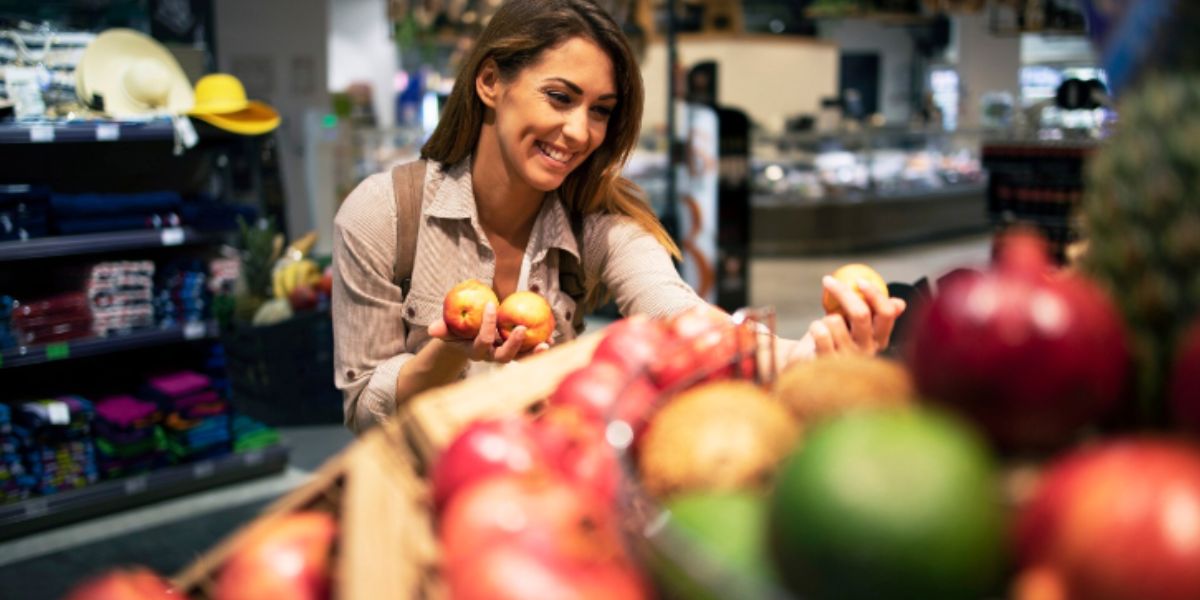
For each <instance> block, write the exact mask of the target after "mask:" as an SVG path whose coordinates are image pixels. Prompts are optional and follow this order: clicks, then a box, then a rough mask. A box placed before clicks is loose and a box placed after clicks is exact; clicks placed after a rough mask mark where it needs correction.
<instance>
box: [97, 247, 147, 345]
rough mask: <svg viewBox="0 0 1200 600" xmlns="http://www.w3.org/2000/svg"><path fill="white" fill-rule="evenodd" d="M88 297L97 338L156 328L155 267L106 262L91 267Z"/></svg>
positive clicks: (139, 262) (133, 262)
mask: <svg viewBox="0 0 1200 600" xmlns="http://www.w3.org/2000/svg"><path fill="white" fill-rule="evenodd" d="M86 291H87V297H88V302H89V303H90V305H91V309H92V317H93V322H92V330H93V331H94V332H95V334H96V335H98V336H106V335H113V334H119V333H124V332H127V331H132V330H135V329H141V328H144V327H152V326H154V305H153V304H152V303H151V300H152V299H153V298H154V263H153V262H151V261H148V260H142V261H117V262H104V263H100V264H97V265H95V266H93V267H92V269H91V274H90V276H89V277H88V283H87V290H86Z"/></svg>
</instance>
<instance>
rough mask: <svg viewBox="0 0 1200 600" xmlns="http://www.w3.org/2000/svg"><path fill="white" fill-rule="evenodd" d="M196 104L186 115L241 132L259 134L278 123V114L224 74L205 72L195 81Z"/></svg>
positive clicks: (235, 80)
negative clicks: (249, 97)
mask: <svg viewBox="0 0 1200 600" xmlns="http://www.w3.org/2000/svg"><path fill="white" fill-rule="evenodd" d="M195 95H196V103H195V105H194V106H193V107H192V109H191V110H189V111H188V115H189V116H193V117H196V118H197V119H200V120H202V121H205V122H207V123H211V124H213V125H215V126H217V127H220V128H221V129H224V130H226V131H231V132H233V133H238V134H241V135H261V134H264V133H267V132H270V131H272V130H274V129H275V128H276V127H278V126H279V113H278V112H277V111H276V110H275V109H274V108H271V107H270V106H269V105H267V104H265V103H263V102H259V101H257V100H249V99H247V98H246V88H245V87H244V86H242V82H241V81H240V80H238V78H237V77H234V76H233V75H229V74H227V73H213V74H211V75H205V76H204V77H201V78H200V81H197V82H196V94H195Z"/></svg>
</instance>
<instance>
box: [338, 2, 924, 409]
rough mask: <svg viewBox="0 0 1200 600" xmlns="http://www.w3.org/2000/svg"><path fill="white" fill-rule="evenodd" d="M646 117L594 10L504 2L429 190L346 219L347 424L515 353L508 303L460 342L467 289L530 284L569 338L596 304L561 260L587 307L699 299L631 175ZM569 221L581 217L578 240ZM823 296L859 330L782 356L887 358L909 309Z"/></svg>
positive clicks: (361, 205)
mask: <svg viewBox="0 0 1200 600" xmlns="http://www.w3.org/2000/svg"><path fill="white" fill-rule="evenodd" d="M641 117H642V82H641V75H640V73H639V71H638V67H637V63H636V61H635V60H634V58H633V56H632V53H631V51H630V49H629V46H628V44H627V42H626V40H625V37H624V35H623V34H622V33H621V31H620V28H619V27H618V26H617V25H616V23H614V22H613V20H612V19H611V17H609V16H608V15H607V14H606V13H605V12H604V11H603V10H602V9H600V8H599V7H597V6H596V5H595V4H594V3H593V2H592V1H591V0H509V1H508V2H506V3H505V4H504V5H503V6H502V7H501V8H500V9H499V10H498V11H497V12H496V14H495V15H494V16H493V17H492V20H491V22H490V23H489V24H488V26H487V27H486V29H485V30H484V31H483V33H482V34H481V36H480V38H479V40H478V41H477V43H476V45H475V47H474V49H473V50H472V52H471V54H470V56H469V57H468V59H467V60H466V61H465V63H464V64H463V67H462V71H461V73H460V75H459V77H458V80H457V81H456V82H455V85H454V89H453V90H452V91H451V93H450V97H449V99H448V101H447V104H446V106H445V108H444V110H443V113H442V118H441V121H440V123H439V124H438V127H437V129H436V130H435V131H434V133H433V136H432V137H431V138H430V139H429V141H428V143H426V144H425V146H424V147H423V148H422V149H421V157H422V158H423V159H425V161H426V163H425V168H424V172H423V174H421V175H419V177H422V178H423V179H420V180H419V181H418V183H419V184H420V183H423V185H416V186H414V189H413V191H408V190H406V189H405V188H404V187H403V186H400V185H397V184H396V182H395V181H394V180H393V178H392V176H390V175H389V174H386V173H382V174H377V175H374V176H372V177H370V178H368V179H367V180H366V181H364V182H363V183H362V184H360V185H359V187H358V188H357V189H355V190H354V192H352V193H351V194H350V196H349V197H347V199H346V201H345V203H344V204H343V205H342V207H341V209H340V210H339V211H338V214H337V218H336V219H335V224H334V230H335V235H334V252H333V257H334V269H335V278H334V280H335V285H334V290H333V324H334V341H335V369H336V374H335V380H336V383H337V386H338V388H339V389H341V390H342V391H343V393H344V396H345V415H346V425H347V426H348V427H350V428H351V429H352V430H354V431H356V432H357V431H362V430H364V429H366V428H368V427H370V426H372V425H373V424H375V423H376V422H378V421H380V420H382V419H384V418H386V417H387V416H389V415H391V414H392V413H394V412H395V411H396V409H397V408H398V406H399V405H401V404H403V403H404V402H405V401H406V400H407V399H408V398H410V397H412V396H413V395H415V394H417V393H419V392H421V391H424V390H427V389H430V388H432V387H436V386H439V385H443V384H446V383H449V382H451V381H453V380H455V379H457V378H460V377H463V376H464V375H465V374H466V372H467V370H468V368H469V367H470V366H471V365H472V364H473V363H474V364H479V363H481V362H482V363H486V362H493V363H504V362H508V361H511V360H513V359H514V358H517V354H518V349H519V348H520V346H521V343H522V341H523V339H524V331H523V329H522V328H519V327H518V328H517V330H516V331H515V332H514V335H512V336H511V337H510V338H509V339H508V340H507V341H506V342H504V343H502V344H497V343H496V342H497V332H496V327H495V307H489V308H488V310H487V311H486V314H485V318H484V326H483V328H482V331H481V332H480V334H479V336H478V338H476V339H474V340H459V339H454V338H453V337H452V336H451V335H449V334H448V332H447V329H446V325H445V323H444V322H443V321H442V316H441V315H442V312H441V310H442V299H443V297H444V295H445V294H446V292H447V291H448V290H449V289H450V288H451V287H453V286H454V285H455V284H456V283H458V282H459V281H462V280H464V279H469V278H478V279H481V280H483V281H485V282H487V281H490V282H491V283H492V286H493V288H494V289H495V291H496V293H497V295H498V296H499V297H500V298H501V299H503V298H504V297H506V296H507V295H508V294H510V293H512V292H513V291H516V290H519V289H529V290H532V291H535V292H538V293H540V294H542V295H543V296H545V297H546V298H547V299H548V300H549V301H550V303H551V306H552V308H553V311H554V316H555V319H556V321H557V325H556V331H555V333H554V338H553V341H554V342H556V343H561V342H563V341H567V340H570V339H571V338H573V337H574V335H575V331H574V330H573V328H572V326H571V322H572V318H573V317H574V316H575V312H576V311H577V310H581V309H583V308H584V307H578V306H576V301H575V300H573V299H572V298H571V296H570V295H569V294H568V293H566V291H564V290H562V289H560V285H559V283H560V278H559V267H560V264H565V263H566V261H569V260H579V259H580V257H583V258H582V261H581V262H582V270H583V275H584V277H583V279H584V282H585V286H586V288H587V289H588V290H589V292H588V298H591V299H595V298H596V297H598V296H599V295H601V294H604V293H607V294H611V296H612V297H613V298H614V299H615V300H616V302H617V305H618V307H619V308H620V310H621V312H622V314H626V315H629V314H634V313H646V314H650V315H654V316H667V315H672V314H676V313H678V312H680V311H683V310H686V309H688V308H690V307H694V306H696V305H699V304H702V303H703V300H701V299H700V298H699V297H698V296H697V295H696V294H695V292H694V291H692V289H691V288H690V287H688V286H687V284H685V283H684V282H683V281H682V280H681V279H680V277H679V275H678V273H677V271H676V270H675V267H674V265H673V264H672V262H671V256H672V255H674V256H676V257H678V255H679V251H678V249H677V248H676V247H675V244H674V243H673V242H672V241H671V239H670V238H669V237H668V235H667V234H666V232H665V231H664V230H663V227H662V225H661V224H660V223H659V222H658V220H657V219H656V218H655V215H654V213H653V212H652V211H651V209H650V208H649V206H648V205H647V204H646V202H645V201H644V200H643V199H642V198H641V197H640V196H639V195H638V190H637V188H636V186H634V185H633V184H632V183H630V182H629V181H627V180H625V179H624V178H622V177H621V176H620V172H621V168H622V166H623V165H624V163H625V161H626V159H627V158H628V156H629V154H630V152H631V151H632V150H633V148H634V145H635V143H636V140H637V134H638V127H639V125H640V122H641ZM418 166H419V165H418ZM402 168H403V167H402ZM413 172H417V173H419V171H413ZM396 194H398V195H396ZM406 194H408V195H407V196H406ZM412 195H419V196H420V198H419V200H420V202H421V203H420V205H419V207H420V219H419V229H418V231H417V233H416V236H415V237H416V243H415V249H416V250H415V256H414V257H412V260H413V266H412V270H411V287H410V288H409V289H408V292H407V294H405V293H404V291H403V290H402V287H403V286H402V285H399V284H398V282H397V280H399V279H401V276H402V273H401V272H400V271H401V270H402V269H401V268H400V267H397V266H396V264H397V262H398V261H397V257H398V253H403V252H404V250H403V248H404V247H405V245H406V243H405V242H406V241H405V240H398V238H400V237H402V235H403V234H402V233H398V229H397V223H398V222H397V218H398V217H397V214H398V211H399V209H398V208H397V206H398V205H404V203H405V202H407V201H410V200H416V198H413V197H412ZM394 197H395V200H394V199H393V198H394ZM573 213H574V214H579V215H582V219H581V220H582V232H580V234H579V235H578V239H577V237H576V234H575V229H578V228H575V229H573V227H572V222H571V221H572V216H571V215H572V214H573ZM409 242H411V240H410V241H409ZM409 245H411V243H409ZM825 285H826V287H827V288H828V289H829V290H830V291H831V292H832V293H833V294H835V295H836V296H837V297H838V298H839V300H840V301H841V303H842V305H843V306H845V307H847V310H848V312H849V314H850V315H851V318H850V323H851V325H850V326H849V327H847V324H846V322H845V321H843V320H842V318H841V317H832V318H826V319H822V320H819V321H816V322H814V323H813V324H812V326H811V327H810V329H809V333H808V334H807V335H806V336H805V338H804V339H802V340H799V341H790V340H780V345H779V348H780V352H781V353H782V356H783V357H784V362H787V361H790V360H799V359H804V358H808V357H811V356H813V355H815V354H818V353H827V352H866V353H874V352H875V351H877V350H878V349H881V348H883V347H886V345H887V341H888V337H889V336H890V333H891V328H892V324H893V323H894V322H895V319H896V317H897V316H898V315H899V314H900V312H901V311H903V309H904V306H903V302H901V301H899V300H889V299H887V298H884V297H882V296H880V295H878V294H875V295H872V296H868V301H869V303H870V306H868V304H867V303H865V302H863V300H862V299H860V298H859V297H858V296H857V294H855V293H853V292H852V291H850V290H849V289H847V288H846V287H845V286H842V285H840V284H838V283H837V282H835V281H833V280H832V278H826V280H825ZM585 304H587V303H586V302H585Z"/></svg>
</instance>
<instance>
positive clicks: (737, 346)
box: [650, 304, 756, 390]
mask: <svg viewBox="0 0 1200 600" xmlns="http://www.w3.org/2000/svg"><path fill="white" fill-rule="evenodd" d="M668 328H669V331H670V333H671V336H672V340H673V341H672V343H671V344H670V345H669V347H668V348H667V349H666V350H665V351H664V353H663V354H662V355H661V356H660V357H659V358H658V359H657V360H656V361H655V362H654V364H652V365H651V367H650V371H651V375H652V377H653V379H654V382H655V384H656V385H658V387H659V388H661V389H664V390H667V389H672V390H673V389H675V388H677V387H679V386H687V385H692V384H695V383H699V382H700V381H713V380H718V379H727V378H729V377H732V376H734V375H737V376H739V377H744V378H749V377H752V376H753V375H754V370H755V355H754V347H755V342H756V335H755V330H754V326H753V324H751V323H743V324H741V325H737V324H735V323H734V322H733V319H732V318H731V317H730V316H729V315H728V314H727V313H725V312H724V311H722V310H720V309H718V308H716V307H715V306H711V305H707V304H706V305H703V306H699V307H696V308H693V309H691V310H687V311H685V312H683V313H680V314H679V315H676V316H675V317H674V318H672V319H671V320H670V322H669V323H668ZM739 357H740V358H739Z"/></svg>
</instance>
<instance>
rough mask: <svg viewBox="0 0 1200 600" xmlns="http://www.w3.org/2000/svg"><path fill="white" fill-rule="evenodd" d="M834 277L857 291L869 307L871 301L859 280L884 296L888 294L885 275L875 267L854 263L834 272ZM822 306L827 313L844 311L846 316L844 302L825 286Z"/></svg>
mask: <svg viewBox="0 0 1200 600" xmlns="http://www.w3.org/2000/svg"><path fill="white" fill-rule="evenodd" d="M833 278H834V279H836V280H838V281H840V282H842V283H843V284H844V285H846V286H847V287H849V288H850V289H852V290H854V291H855V292H857V293H858V295H859V296H861V297H862V299H863V302H866V303H867V306H868V307H869V306H871V303H870V302H869V301H867V297H866V294H865V293H864V292H863V291H862V288H861V287H859V281H864V282H866V283H867V284H869V285H870V286H871V287H872V288H874V289H875V290H876V291H878V292H879V293H880V294H882V295H883V297H885V298H886V297H887V296H888V288H887V282H886V281H884V280H883V277H882V276H880V275H879V273H877V272H876V271H875V269H872V268H871V267H868V266H867V265H864V264H861V263H852V264H848V265H845V266H843V267H841V268H839V269H838V270H836V271H834V272H833ZM821 306H822V307H824V308H825V314H830V315H831V314H834V313H843V316H844V312H843V311H842V303H841V302H838V299H837V297H836V296H834V295H833V294H830V293H829V290H827V289H824V288H822V290H821Z"/></svg>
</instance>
